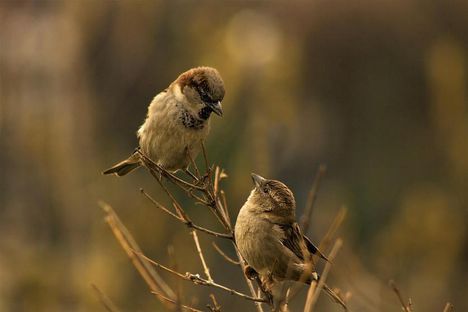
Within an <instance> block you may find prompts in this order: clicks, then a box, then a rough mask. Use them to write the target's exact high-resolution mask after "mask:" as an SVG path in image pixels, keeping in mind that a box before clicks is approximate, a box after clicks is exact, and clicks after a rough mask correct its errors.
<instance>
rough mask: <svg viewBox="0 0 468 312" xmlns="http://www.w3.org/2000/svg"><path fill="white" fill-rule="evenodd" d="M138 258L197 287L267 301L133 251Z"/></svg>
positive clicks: (252, 299) (256, 300)
mask: <svg viewBox="0 0 468 312" xmlns="http://www.w3.org/2000/svg"><path fill="white" fill-rule="evenodd" d="M133 252H134V253H135V254H136V255H137V256H138V257H141V258H142V259H144V260H146V261H148V262H149V263H151V264H152V265H154V266H156V267H158V268H161V269H163V270H165V271H167V272H169V273H171V274H174V275H175V276H178V277H180V278H182V279H184V280H186V281H191V282H193V283H194V284H196V285H202V286H211V287H214V288H218V289H221V290H224V291H225V292H228V293H230V294H231V295H236V296H238V297H241V298H244V299H246V300H251V301H255V302H266V300H265V299H262V298H257V297H252V296H249V295H246V294H243V293H241V292H238V291H236V290H234V289H232V288H229V287H226V286H224V285H221V284H218V283H215V282H212V281H209V280H207V279H204V278H201V277H200V276H199V275H198V274H193V273H190V272H187V273H185V274H182V273H179V272H177V271H175V270H173V269H171V268H168V267H166V266H164V265H162V264H160V263H158V262H156V261H154V260H152V259H150V258H148V257H147V256H145V255H144V254H142V253H141V252H138V251H136V250H134V251H133Z"/></svg>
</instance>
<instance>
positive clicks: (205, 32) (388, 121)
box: [0, 0, 468, 311]
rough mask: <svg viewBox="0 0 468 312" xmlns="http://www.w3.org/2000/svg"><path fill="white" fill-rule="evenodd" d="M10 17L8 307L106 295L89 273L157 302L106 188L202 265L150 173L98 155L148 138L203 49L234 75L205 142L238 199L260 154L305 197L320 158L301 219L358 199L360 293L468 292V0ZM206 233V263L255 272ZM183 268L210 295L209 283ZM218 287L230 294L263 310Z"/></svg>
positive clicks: (390, 301)
mask: <svg viewBox="0 0 468 312" xmlns="http://www.w3.org/2000/svg"><path fill="white" fill-rule="evenodd" d="M0 17H1V18H0V75H1V77H0V79H1V81H0V311H102V310H103V308H102V306H101V305H100V303H99V302H98V300H97V299H96V296H95V294H94V293H93V291H92V288H91V286H90V285H91V283H95V284H96V285H97V286H99V288H100V289H101V290H102V291H103V292H105V293H106V294H107V295H108V296H109V297H110V298H112V299H113V301H114V302H115V303H116V305H117V306H118V307H120V308H121V309H122V311H160V310H163V309H164V308H163V306H162V305H161V304H160V303H159V301H158V300H157V299H156V298H155V297H154V296H153V295H151V294H150V293H149V292H148V289H147V287H146V285H145V284H144V282H143V280H142V279H141V278H140V277H139V275H138V274H137V272H136V271H135V269H134V267H133V266H132V265H131V263H130V261H129V260H128V258H127V256H126V255H125V254H124V252H123V251H122V250H121V248H120V246H119V245H118V244H117V243H116V241H115V239H114V237H113V235H112V233H111V231H110V230H109V228H108V226H107V225H106V224H105V222H104V220H103V213H102V211H101V210H100V208H99V206H98V204H97V202H98V201H99V200H103V201H106V202H108V203H109V204H111V205H112V206H113V207H114V209H115V210H116V211H117V213H118V214H119V215H120V217H121V219H122V221H123V222H124V223H125V224H126V226H127V227H128V229H129V230H130V231H131V233H132V234H133V235H134V236H135V239H136V240H137V241H138V242H139V244H140V245H141V247H142V248H143V250H144V251H145V253H146V254H148V255H149V256H151V257H152V258H154V259H157V260H158V261H160V262H162V263H163V264H171V261H173V260H171V259H170V257H169V256H168V246H173V247H174V250H175V255H176V257H175V258H176V262H177V263H176V265H177V267H178V268H179V270H180V271H181V272H185V271H192V272H200V273H201V272H202V267H201V265H200V262H199V259H198V257H197V256H196V253H195V248H194V246H193V242H192V241H191V237H190V235H188V231H187V230H186V228H185V227H184V226H182V225H180V224H178V223H176V222H175V221H174V220H172V219H170V218H169V217H168V216H166V215H163V214H162V213H161V211H159V210H157V209H156V208H154V207H153V206H152V205H151V204H150V203H149V202H148V201H147V200H146V199H145V198H143V197H142V196H141V194H140V193H139V188H140V187H143V188H145V189H146V190H147V191H148V192H149V193H151V194H152V195H153V196H154V197H156V198H157V199H158V200H160V201H161V202H164V203H167V202H168V201H167V199H166V198H165V197H164V195H163V193H162V192H161V190H160V188H159V186H158V185H157V184H156V183H155V181H154V180H153V179H152V178H151V177H150V176H149V174H148V173H147V172H145V171H144V170H139V171H137V172H135V173H133V174H131V175H128V176H126V177H125V178H120V179H119V178H115V177H109V176H102V175H101V173H100V172H101V171H102V170H103V169H105V168H107V167H109V166H110V165H111V164H113V163H115V162H116V161H117V160H121V159H122V158H123V157H126V156H127V155H128V154H129V153H130V152H131V151H133V149H134V148H135V147H136V145H137V140H136V137H135V132H136V130H137V128H138V127H139V125H140V124H141V123H142V121H143V119H144V117H145V114H146V109H147V105H148V103H149V102H150V101H151V100H152V98H153V96H154V95H155V94H156V93H157V92H159V91H161V90H163V89H164V88H166V87H167V86H168V85H169V83H170V82H172V81H173V80H174V79H175V78H176V77H177V76H178V75H179V74H180V73H181V72H183V71H185V70H187V69H189V68H191V67H194V66H199V65H209V66H213V67H216V68H217V69H218V70H219V71H220V73H221V74H222V76H223V78H224V81H225V83H226V90H227V92H226V97H225V100H224V102H223V107H224V109H225V114H224V117H223V118H222V119H221V118H218V117H217V116H214V117H213V118H212V126H213V127H212V132H211V135H210V137H209V140H208V142H207V146H208V153H209V158H210V160H211V161H212V162H215V163H216V164H219V165H220V166H222V167H224V168H226V170H227V173H228V175H229V178H228V179H226V180H224V183H223V187H224V189H225V190H226V192H227V197H228V202H229V206H230V211H231V213H232V215H233V216H236V215H237V212H238V210H239V208H240V207H241V205H242V203H243V201H244V200H245V199H246V197H247V195H248V193H249V191H250V188H251V181H250V176H249V173H250V172H252V171H254V172H257V173H260V174H262V175H264V176H267V177H270V178H275V179H280V180H282V181H284V182H285V183H286V184H287V185H289V186H290V187H291V189H292V190H293V191H294V193H295V195H296V200H297V202H298V210H299V214H300V212H301V211H302V209H303V207H304V204H305V201H306V197H307V192H308V190H309V187H310V185H311V183H312V181H313V179H314V174H315V172H316V170H317V167H318V166H319V164H320V163H324V164H326V165H327V168H328V171H327V175H326V177H325V179H324V180H323V183H322V185H321V189H320V192H319V197H318V201H317V205H316V207H315V210H314V213H313V215H312V220H311V229H310V231H309V235H310V237H311V238H312V240H313V241H315V242H318V241H320V239H321V238H322V237H323V235H324V234H325V232H326V230H327V228H328V226H329V225H330V223H331V222H332V220H333V218H334V216H335V215H336V213H337V211H338V210H339V208H340V207H341V206H343V205H345V206H347V207H348V214H347V218H346V220H345V222H344V224H343V226H342V228H341V229H340V233H339V234H340V236H341V237H343V239H344V248H343V250H341V251H340V253H339V255H338V258H337V259H336V261H335V265H334V267H333V269H332V272H331V275H330V280H329V283H330V285H332V286H337V287H339V288H341V289H342V290H343V291H350V292H351V293H352V298H351V301H350V306H351V308H353V309H354V310H355V311H398V310H399V309H400V308H399V303H398V300H397V298H396V296H395V294H394V293H392V291H391V289H390V287H389V286H388V280H389V279H394V280H395V281H396V283H397V284H398V286H399V287H400V289H401V291H402V292H403V296H404V297H405V298H407V297H411V298H412V301H413V305H414V308H415V310H416V311H442V309H443V307H444V305H445V303H446V302H447V301H450V302H452V303H453V304H454V305H455V307H456V309H455V310H456V311H466V310H468V301H467V300H466V295H467V294H468V284H467V280H468V266H467V262H468V232H467V220H468V210H467V205H468V201H467V200H468V180H467V177H468V105H467V87H468V82H467V69H468V65H467V64H468V58H467V57H468V2H467V1H463V0H454V1H443V0H438V1H423V0H412V1H402V0H401V1H394V0H383V1H377V2H376V1H370V0H365V1H345V0H336V1H321V0H318V1H245V2H243V1H156V0H155V1H132V2H131V1H119V2H117V1H46V2H44V1H8V0H3V1H1V2H0ZM199 160H200V159H199ZM179 195H182V194H179ZM179 197H182V196H179ZM184 204H185V207H186V208H187V211H188V213H189V214H190V215H191V216H192V217H193V218H194V219H195V221H196V222H198V223H201V224H204V225H206V226H208V227H211V228H213V229H218V230H220V227H219V226H218V224H217V223H216V220H215V219H214V218H213V217H212V215H211V214H209V213H208V211H207V210H206V209H204V208H203V207H200V206H194V205H193V204H191V203H190V202H189V201H184ZM200 239H201V243H202V245H203V247H204V249H205V250H206V251H205V252H206V257H207V261H208V263H209V264H210V266H211V267H212V271H213V272H212V273H213V275H214V278H215V279H216V280H217V281H219V282H221V283H225V284H227V285H229V286H232V287H234V288H236V289H239V290H243V291H247V290H246V287H245V283H244V281H243V280H242V278H241V275H240V272H239V270H238V268H237V267H235V266H232V265H231V264H229V263H227V262H225V261H224V260H223V259H222V258H221V257H220V256H219V255H218V254H217V253H216V252H214V251H213V248H212V247H211V243H210V241H211V237H206V235H204V234H200ZM218 243H219V244H220V245H221V246H223V248H224V250H225V251H226V253H228V254H230V255H233V251H232V248H230V246H229V244H226V243H223V242H218ZM163 276H165V277H166V276H167V275H165V274H163ZM167 277H168V282H169V283H170V284H171V285H173V286H174V285H178V283H177V281H176V280H174V279H173V278H172V277H169V276H167ZM175 287H180V288H181V289H182V290H183V293H184V302H185V303H190V304H193V305H195V306H197V307H201V308H203V307H204V306H205V304H206V303H208V302H209V298H208V294H209V292H210V290H209V289H206V288H203V287H194V286H193V285H191V284H189V283H186V282H180V285H179V286H175ZM215 293H216V295H217V297H218V299H219V301H220V303H221V305H222V306H223V311H239V310H240V309H244V310H245V311H253V309H254V308H253V305H252V304H251V303H250V302H246V301H242V300H239V299H237V298H235V297H232V296H229V295H225V294H223V293H219V292H217V291H216V292H215ZM303 298H304V291H303V292H302V293H301V295H300V296H299V298H297V299H296V301H295V303H294V304H293V305H292V307H291V308H292V309H293V311H296V310H300V308H301V307H302V306H303V302H304V300H303ZM339 310H340V308H339V306H337V305H335V304H333V303H331V302H330V300H329V299H328V298H327V297H326V296H323V297H322V298H321V299H320V300H319V311H339Z"/></svg>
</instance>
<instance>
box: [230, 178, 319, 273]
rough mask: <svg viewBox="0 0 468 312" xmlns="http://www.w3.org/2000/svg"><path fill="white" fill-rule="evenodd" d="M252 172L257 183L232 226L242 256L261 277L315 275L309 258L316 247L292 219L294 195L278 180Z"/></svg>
mask: <svg viewBox="0 0 468 312" xmlns="http://www.w3.org/2000/svg"><path fill="white" fill-rule="evenodd" d="M252 176H253V177H254V181H255V184H256V187H255V188H254V189H253V190H252V192H251V193H250V196H249V198H248V199H247V201H246V203H245V204H244V205H243V206H242V208H241V210H240V211H239V215H238V216H237V221H236V226H235V237H236V244H237V247H238V248H239V252H240V253H241V255H242V257H243V258H244V259H245V260H246V261H247V263H248V264H249V265H250V266H251V267H252V268H253V269H254V270H255V271H256V272H257V273H258V274H260V276H261V277H269V278H273V279H274V280H277V281H282V280H295V281H298V280H302V281H304V282H310V281H311V280H312V279H313V278H317V275H316V273H315V272H314V271H313V267H312V266H311V262H310V260H311V257H312V254H313V253H316V252H317V248H316V247H315V246H314V245H313V244H312V243H311V242H310V241H309V240H308V239H307V238H306V237H305V236H303V235H302V233H301V230H300V228H299V225H298V224H297V223H296V221H295V210H296V202H295V200H294V195H293V194H292V192H291V191H290V190H289V188H288V187H287V186H286V185H284V184H283V183H281V182H279V181H275V180H267V179H263V178H261V177H259V176H257V175H252ZM256 177H257V178H256Z"/></svg>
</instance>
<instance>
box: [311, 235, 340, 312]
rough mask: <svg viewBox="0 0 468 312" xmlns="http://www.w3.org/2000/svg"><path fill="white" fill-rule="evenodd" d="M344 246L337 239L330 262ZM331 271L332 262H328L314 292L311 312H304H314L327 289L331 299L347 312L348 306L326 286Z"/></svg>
mask: <svg viewBox="0 0 468 312" xmlns="http://www.w3.org/2000/svg"><path fill="white" fill-rule="evenodd" d="M342 245H343V241H342V240H341V239H337V240H336V242H335V245H334V246H333V249H332V251H331V252H330V256H329V258H330V260H331V261H332V260H333V259H335V257H336V254H337V253H338V251H339V250H340V248H341V246H342ZM330 269H331V263H330V262H327V264H326V265H325V268H324V269H323V272H322V276H321V277H320V279H319V281H318V284H317V287H316V289H315V290H313V296H312V299H311V302H310V304H309V310H304V312H310V311H313V308H314V306H315V304H316V303H317V300H318V297H319V295H320V291H321V290H322V289H325V290H326V291H327V293H328V294H329V295H331V297H332V298H333V299H334V300H336V301H337V302H338V303H339V304H341V306H343V308H344V309H345V310H347V307H346V304H345V303H344V302H343V301H342V300H341V298H339V297H338V296H337V295H336V294H335V293H334V292H333V290H331V289H330V288H329V287H328V286H327V285H326V284H325V281H326V279H327V276H328V273H329V272H330Z"/></svg>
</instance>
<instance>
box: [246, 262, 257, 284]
mask: <svg viewBox="0 0 468 312" xmlns="http://www.w3.org/2000/svg"><path fill="white" fill-rule="evenodd" d="M244 274H245V276H247V278H248V279H249V280H254V279H256V278H258V273H257V271H255V269H254V268H252V267H251V266H250V265H246V266H245V267H244Z"/></svg>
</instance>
